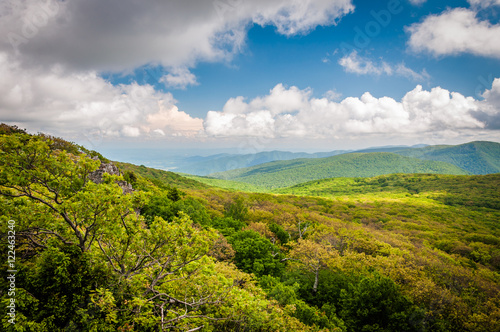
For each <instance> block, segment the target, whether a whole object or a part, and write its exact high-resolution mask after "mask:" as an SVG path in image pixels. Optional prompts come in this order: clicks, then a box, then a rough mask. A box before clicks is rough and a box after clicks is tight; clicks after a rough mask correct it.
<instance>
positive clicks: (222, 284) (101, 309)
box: [0, 132, 500, 332]
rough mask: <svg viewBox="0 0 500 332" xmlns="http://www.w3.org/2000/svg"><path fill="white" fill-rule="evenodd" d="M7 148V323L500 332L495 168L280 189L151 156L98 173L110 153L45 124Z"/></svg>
mask: <svg viewBox="0 0 500 332" xmlns="http://www.w3.org/2000/svg"><path fill="white" fill-rule="evenodd" d="M0 148H1V150H0V151H1V158H0V192H1V194H2V195H1V196H0V204H1V207H2V208H1V214H0V218H1V219H2V223H1V225H2V229H1V233H2V238H1V239H2V246H3V247H4V248H6V247H7V244H8V242H7V237H6V236H5V235H6V234H7V230H8V228H7V225H8V223H7V221H8V220H15V222H16V226H15V227H16V258H17V260H16V268H17V270H18V272H17V275H16V295H15V299H16V324H15V325H13V324H10V323H9V322H8V316H6V315H2V325H3V328H4V329H5V330H7V331H26V330H27V331H51V332H52V331H71V330H83V331H162V330H164V331H195V330H199V331H320V330H321V331H495V330H500V296H499V291H500V274H499V271H500V225H499V224H498V223H499V220H500V210H499V208H498V187H499V186H498V184H499V181H500V175H490V176H488V177H481V176H443V175H390V176H382V177H378V178H367V179H339V180H337V179H332V180H322V181H319V182H318V183H317V184H315V183H308V184H304V185H299V186H296V187H294V188H289V189H283V193H284V194H279V195H276V194H269V193H241V192H229V191H226V190H221V189H218V188H214V187H209V186H207V185H203V184H196V181H193V180H186V179H184V178H182V177H173V176H172V177H170V175H166V174H163V173H158V172H156V171H154V170H147V169H146V170H145V171H144V170H143V171H144V173H142V174H139V172H136V171H135V170H131V169H128V170H126V171H124V173H123V175H121V176H118V175H106V176H104V181H103V182H102V183H100V184H96V183H93V182H92V181H89V174H91V173H92V172H93V171H95V170H96V169H97V168H98V167H99V165H100V163H101V160H99V159H92V158H90V156H91V155H92V154H93V153H92V152H89V151H83V150H79V149H76V150H75V146H74V145H72V143H67V144H66V143H65V144H55V140H54V139H53V138H51V137H47V136H44V135H27V134H26V133H23V132H9V133H4V134H2V135H1V136H0ZM102 162H107V161H106V160H105V159H104V158H103V159H102ZM125 179H126V180H127V181H129V182H130V183H132V184H133V186H134V189H135V191H134V192H133V193H132V194H123V190H122V188H121V187H120V186H119V184H118V183H121V182H120V181H123V180H125ZM336 181H344V182H336ZM315 188H316V189H315ZM315 190H316V191H317V192H314V191H315ZM287 191H288V192H287ZM290 191H292V192H295V191H296V194H300V195H304V196H294V195H289V192H290ZM495 192H496V193H497V196H495V195H494V193H495ZM490 194H491V195H490ZM313 195H321V196H324V197H314V196H313ZM486 203H487V204H486ZM1 255H2V262H3V263H2V264H3V265H2V273H3V274H5V273H6V271H7V266H6V265H5V263H6V262H7V257H6V255H7V252H6V250H3V251H1ZM0 287H1V289H2V290H5V289H7V288H8V287H7V285H6V279H5V277H3V278H2V281H1V284H0ZM1 294H2V295H1V296H2V310H5V306H6V305H7V303H8V301H9V296H8V295H7V294H6V293H5V292H2V293H1ZM3 312H5V311H3Z"/></svg>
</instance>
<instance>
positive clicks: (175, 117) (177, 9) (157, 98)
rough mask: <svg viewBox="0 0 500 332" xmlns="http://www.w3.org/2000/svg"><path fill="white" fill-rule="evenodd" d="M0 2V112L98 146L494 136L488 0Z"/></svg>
mask: <svg viewBox="0 0 500 332" xmlns="http://www.w3.org/2000/svg"><path fill="white" fill-rule="evenodd" d="M0 6H2V12H4V13H7V14H6V15H4V16H2V17H1V18H0V32H2V35H4V36H7V38H4V40H3V41H2V42H0V72H1V73H2V75H3V76H4V78H5V79H4V80H3V81H4V82H5V83H3V84H0V93H1V94H0V95H2V96H3V97H1V99H0V116H1V120H2V121H4V122H8V123H13V124H17V125H19V126H21V127H24V128H27V129H28V130H30V131H34V132H36V131H45V132H49V133H51V134H54V135H57V136H62V137H65V138H68V139H72V140H75V141H77V142H80V143H82V144H85V145H86V146H89V147H91V148H96V149H98V150H99V148H101V149H104V150H105V149H112V148H123V147H128V146H134V147H154V148H165V149H167V148H168V149H171V148H181V149H191V148H197V149H199V148H206V149H217V148H233V149H240V150H241V151H243V149H242V148H241V146H246V147H248V146H251V147H252V149H253V150H269V149H277V148H278V149H283V150H308V151H312V150H333V149H340V148H362V147H367V146H373V145H384V144H418V143H427V144H439V143H463V142H467V141H472V140H493V141H500V133H499V129H500V125H499V124H500V120H499V119H500V105H499V102H500V79H499V80H496V81H495V79H497V78H500V46H497V45H496V44H498V40H500V22H499V21H500V1H499V0H468V1H465V0H464V1H453V2H450V1H425V0H412V1H410V0H389V1H355V0H353V1H349V0H329V1H327V0H307V1H302V2H299V1H297V2H294V1H284V0H268V1H263V0H258V1H247V0H215V1H213V2H212V1H201V0H189V1H167V2H165V3H162V4H159V3H157V2H149V1H141V2H139V1H137V0H124V1H121V2H119V1H117V0H113V1H109V2H102V1H97V0H88V1H82V0H74V1H72V2H60V1H56V0H51V1H48V2H46V3H45V4H44V5H43V6H42V5H40V3H39V2H37V1H34V0H33V1H31V0H30V1H26V3H25V4H22V5H20V4H17V3H15V2H12V1H10V0H4V1H2V2H1V5H0ZM23 22H24V23H23ZM252 142H254V143H252ZM255 142H258V143H255ZM238 147H240V148H238Z"/></svg>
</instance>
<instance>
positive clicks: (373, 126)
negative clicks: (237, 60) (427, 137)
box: [204, 80, 500, 138]
mask: <svg viewBox="0 0 500 332" xmlns="http://www.w3.org/2000/svg"><path fill="white" fill-rule="evenodd" d="M497 88H498V91H497V90H496V89H497ZM494 89H495V92H494V93H493V92H491V93H490V94H488V93H486V94H485V98H486V99H490V98H491V100H494V99H493V94H494V95H495V96H498V98H500V80H497V83H495V85H494ZM497 92H498V94H497ZM283 96H287V98H291V99H293V100H295V104H294V105H293V103H289V104H288V105H287V107H282V106H281V105H279V104H278V103H263V102H262V101H267V100H280V99H281V98H283ZM495 98H497V97H495ZM495 100H496V99H495ZM236 101H237V102H236ZM480 111H481V104H480V103H479V102H478V101H476V100H475V99H473V98H472V97H465V96H463V95H461V94H459V93H456V92H451V93H450V92H449V91H448V90H446V89H443V88H440V87H436V88H433V89H432V90H431V91H425V90H423V88H422V86H420V85H418V86H417V87H416V88H415V89H414V90H412V91H410V92H408V93H407V94H406V95H405V96H404V97H403V98H402V100H401V101H396V100H394V99H392V98H389V97H382V98H375V97H373V96H372V95H371V94H370V93H368V92H367V93H365V94H363V95H362V96H361V98H354V97H349V98H345V99H344V100H342V101H340V102H336V101H333V100H330V99H327V98H320V99H318V98H312V97H311V91H310V90H309V89H306V90H300V89H298V88H297V87H290V88H288V89H285V88H284V87H283V85H281V84H279V85H277V86H276V87H275V88H274V89H272V90H271V91H270V93H269V94H268V95H267V96H264V97H257V98H255V99H253V100H251V101H249V102H245V101H244V98H243V97H237V98H233V99H231V100H229V101H228V103H226V105H225V107H224V110H223V111H221V112H216V111H210V112H208V114H207V117H206V119H205V122H204V126H205V131H206V133H207V134H208V135H210V136H216V137H228V136H235V137H244V136H252V137H268V138H280V137H295V138H329V137H330V138H331V137H351V136H357V135H377V134H385V135H387V134H389V135H400V136H408V135H422V134H425V133H428V134H432V135H434V134H437V133H446V135H451V134H452V133H455V134H459V133H461V132H463V131H466V130H482V129H484V128H485V127H487V124H486V123H485V122H484V121H481V120H480V119H479V118H478V117H477V115H478V112H480ZM490 113H492V114H495V115H497V116H498V114H500V111H499V110H497V109H495V110H493V111H490Z"/></svg>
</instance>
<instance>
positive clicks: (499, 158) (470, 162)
mask: <svg viewBox="0 0 500 332" xmlns="http://www.w3.org/2000/svg"><path fill="white" fill-rule="evenodd" d="M394 153H397V154H399V155H402V156H406V157H413V158H418V159H422V160H435V161H444V162H447V163H450V164H452V165H455V166H458V167H460V168H462V169H464V170H466V171H468V172H470V173H471V174H476V175H484V174H493V173H499V172H500V143H495V142H488V141H476V142H470V143H465V144H460V145H434V146H426V147H423V148H416V149H403V150H400V151H394Z"/></svg>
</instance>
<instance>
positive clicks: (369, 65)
mask: <svg viewBox="0 0 500 332" xmlns="http://www.w3.org/2000/svg"><path fill="white" fill-rule="evenodd" d="M338 63H339V64H340V65H341V66H342V67H344V69H345V71H346V72H348V73H354V74H359V75H382V74H385V75H389V76H391V75H398V76H403V77H406V78H409V79H411V80H414V81H423V80H428V79H429V74H427V72H426V71H425V70H423V71H422V73H417V72H416V71H414V70H412V69H410V68H408V67H406V65H405V64H404V63H399V64H397V65H392V66H391V65H390V64H388V63H387V62H385V61H380V62H379V63H375V62H373V61H372V60H370V59H368V58H365V57H361V56H360V55H358V52H357V51H352V52H351V53H350V54H348V55H345V56H344V57H342V58H340V60H339V62H338Z"/></svg>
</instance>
